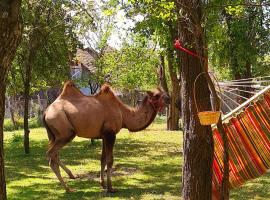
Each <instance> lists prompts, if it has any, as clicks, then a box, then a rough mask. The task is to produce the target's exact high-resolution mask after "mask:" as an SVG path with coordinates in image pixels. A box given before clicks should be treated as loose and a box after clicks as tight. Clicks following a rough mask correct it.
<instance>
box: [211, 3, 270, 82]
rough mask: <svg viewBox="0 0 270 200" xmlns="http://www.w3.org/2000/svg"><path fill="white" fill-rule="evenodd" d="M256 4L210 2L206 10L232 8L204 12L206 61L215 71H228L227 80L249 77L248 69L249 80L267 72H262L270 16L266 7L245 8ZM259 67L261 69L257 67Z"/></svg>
mask: <svg viewBox="0 0 270 200" xmlns="http://www.w3.org/2000/svg"><path fill="white" fill-rule="evenodd" d="M257 2H258V1H248V2H247V1H245V0H237V1H230V0H227V1H219V0H214V1H212V4H210V5H209V7H211V5H212V6H213V7H214V5H220V4H221V3H222V4H225V5H226V4H234V5H236V6H227V7H226V6H225V7H214V9H209V10H207V11H209V12H207V13H208V16H207V37H208V44H209V57H210V61H211V63H212V65H213V66H215V67H214V69H215V70H218V71H223V69H224V68H228V69H229V71H230V74H231V78H235V77H236V76H238V77H240V78H241V77H245V76H249V75H248V70H249V69H248V67H249V66H251V75H252V76H263V75H268V74H269V70H268V72H267V71H265V70H263V69H264V68H265V67H266V66H267V63H266V62H265V61H264V60H265V57H266V56H267V55H268V54H269V48H270V46H269V42H268V40H269V33H270V32H269V30H270V29H269V20H270V15H269V13H270V12H269V7H262V6H248V5H252V4H256V3H257ZM245 3H246V5H244V4H245ZM260 3H261V4H264V3H267V1H264V0H262V1H260ZM237 4H243V5H237ZM257 4H258V3H257ZM213 7H211V8H213ZM262 65H264V67H261V66H262ZM268 69H269V65H268Z"/></svg>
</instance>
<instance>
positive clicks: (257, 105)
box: [213, 92, 270, 195]
mask: <svg viewBox="0 0 270 200" xmlns="http://www.w3.org/2000/svg"><path fill="white" fill-rule="evenodd" d="M263 97H264V98H263V99H261V100H257V101H256V102H254V103H252V105H249V106H248V107H246V108H245V109H244V111H243V112H241V113H240V114H238V115H237V116H236V117H233V118H231V119H230V120H229V121H228V123H224V124H223V126H224V129H225V132H226V133H227V136H228V142H229V168H230V173H229V181H230V188H236V187H239V186H241V185H242V184H244V183H245V182H246V181H248V180H251V179H254V178H257V177H259V176H261V175H262V174H264V173H265V172H266V171H267V170H268V169H269V168H270V92H268V93H266V94H264V95H263ZM213 137H214V144H215V150H214V161H213V193H216V195H218V192H217V191H219V188H220V186H221V182H222V174H223V153H224V149H223V142H222V138H221V135H220V133H219V132H218V130H217V129H214V130H213ZM214 195H215V194H214Z"/></svg>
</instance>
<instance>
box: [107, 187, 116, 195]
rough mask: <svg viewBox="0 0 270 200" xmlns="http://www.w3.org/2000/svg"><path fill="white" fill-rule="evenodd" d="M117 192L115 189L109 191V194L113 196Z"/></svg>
mask: <svg viewBox="0 0 270 200" xmlns="http://www.w3.org/2000/svg"><path fill="white" fill-rule="evenodd" d="M116 192H117V190H116V189H113V188H111V189H108V190H107V193H111V194H113V193H116Z"/></svg>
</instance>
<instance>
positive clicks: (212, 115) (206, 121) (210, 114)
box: [193, 72, 221, 126]
mask: <svg viewBox="0 0 270 200" xmlns="http://www.w3.org/2000/svg"><path fill="white" fill-rule="evenodd" d="M203 73H206V72H202V73H200V74H199V75H198V76H197V77H196V79H195V81H194V86H193V95H194V102H195V106H196V110H197V113H198V117H199V120H200V123H201V125H205V126H206V125H212V124H216V123H217V122H218V120H219V118H220V115H221V112H220V111H216V110H214V111H199V109H198V105H197V100H196V92H195V86H196V81H197V80H198V78H199V76H201V75H202V74H203ZM215 80H216V79H215Z"/></svg>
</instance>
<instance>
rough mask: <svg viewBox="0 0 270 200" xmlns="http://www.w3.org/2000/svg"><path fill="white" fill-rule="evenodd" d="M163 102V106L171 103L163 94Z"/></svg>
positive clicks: (167, 96)
mask: <svg viewBox="0 0 270 200" xmlns="http://www.w3.org/2000/svg"><path fill="white" fill-rule="evenodd" d="M163 101H164V103H165V104H167V105H168V104H170V103H171V98H170V97H169V95H167V94H165V95H164V96H163Z"/></svg>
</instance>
